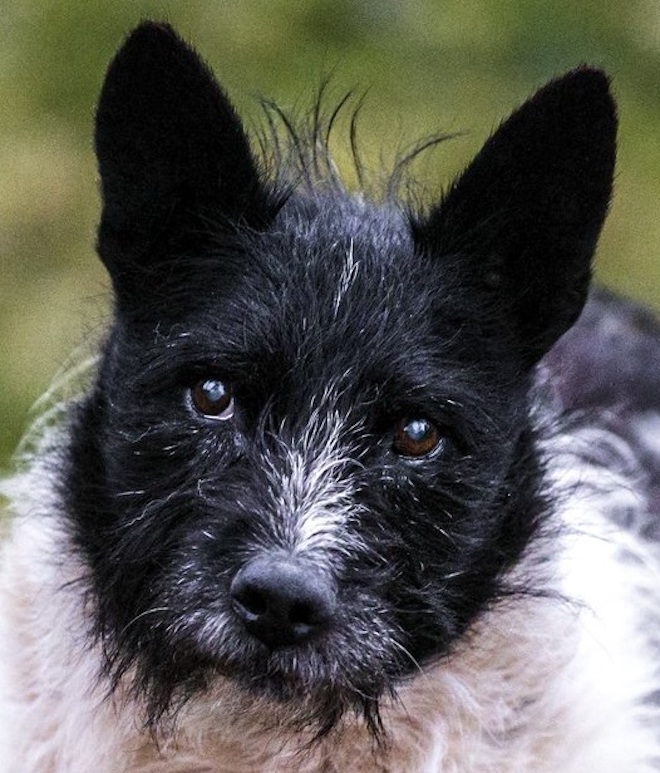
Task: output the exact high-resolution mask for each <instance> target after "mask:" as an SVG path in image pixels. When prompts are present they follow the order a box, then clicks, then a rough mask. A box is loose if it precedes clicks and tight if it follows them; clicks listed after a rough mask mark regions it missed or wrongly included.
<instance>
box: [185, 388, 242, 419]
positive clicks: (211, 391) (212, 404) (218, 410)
mask: <svg viewBox="0 0 660 773" xmlns="http://www.w3.org/2000/svg"><path fill="white" fill-rule="evenodd" d="M190 400H191V402H192V404H193V406H194V407H195V409H196V410H197V411H199V413H201V414H202V416H205V417H207V418H210V419H217V420H219V421H226V420H227V419H231V418H232V417H233V415H234V397H233V395H232V393H231V389H230V388H229V387H228V386H227V385H226V384H225V383H224V382H222V381H220V380H219V379H215V378H207V379H202V380H201V381H198V382H197V383H196V384H195V385H194V386H193V387H192V389H191V390H190Z"/></svg>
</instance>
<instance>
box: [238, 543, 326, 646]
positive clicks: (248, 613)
mask: <svg viewBox="0 0 660 773" xmlns="http://www.w3.org/2000/svg"><path fill="white" fill-rule="evenodd" d="M230 592H231V598H232V605H233V607H234V611H235V612H236V614H237V615H238V617H239V618H240V619H241V621H242V622H243V625H244V626H245V628H246V630H247V631H248V632H249V633H251V634H252V635H253V636H255V637H256V638H257V639H259V640H260V641H261V642H263V643H264V644H266V645H267V646H269V647H271V648H276V647H286V646H291V645H294V644H300V643H301V642H303V641H305V640H306V639H309V638H311V637H312V636H314V635H316V634H318V633H319V632H321V631H322V630H323V629H325V628H327V626H328V625H329V624H330V622H331V620H332V616H333V612H334V609H335V606H336V603H337V596H336V591H335V587H334V584H333V582H332V581H331V580H330V578H328V577H326V576H325V575H323V574H322V573H320V572H319V571H318V570H316V569H314V567H312V566H309V565H308V564H303V563H301V562H300V561H299V560H298V559H296V558H295V557H289V556H262V557H259V558H255V559H252V560H251V561H248V563H247V564H245V565H244V566H242V567H241V569H239V571H238V572H237V573H236V576H235V577H234V579H233V581H232V584H231V591H230Z"/></svg>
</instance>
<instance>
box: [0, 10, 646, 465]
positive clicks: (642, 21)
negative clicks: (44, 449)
mask: <svg viewBox="0 0 660 773" xmlns="http://www.w3.org/2000/svg"><path fill="white" fill-rule="evenodd" d="M149 17H150V18H159V19H166V20H169V21H170V22H171V23H173V24H174V25H175V26H176V27H177V28H178V29H179V31H180V32H181V33H182V34H183V35H184V36H185V37H187V38H188V39H190V40H191V41H193V42H194V43H195V45H196V46H197V47H198V49H199V50H200V51H201V52H202V53H203V54H204V56H205V57H206V59H207V60H208V61H209V63H210V64H211V65H212V66H213V67H214V69H215V70H216V73H217V74H218V76H219V78H220V80H221V81H222V83H223V85H224V86H225V88H226V89H227V91H228V92H229V93H230V95H231V97H232V99H233V100H234V102H235V103H236V105H237V107H238V108H239V111H240V112H241V114H242V115H243V116H246V117H247V124H248V126H249V125H251V124H252V125H254V124H255V123H258V121H259V116H260V109H259V107H258V98H259V97H260V96H269V97H273V98H275V99H276V101H277V102H278V103H279V104H280V105H281V106H283V107H284V108H285V109H293V110H294V111H295V110H297V111H301V110H303V109H304V107H305V105H309V104H311V102H312V100H313V98H314V95H315V93H316V91H317V89H318V86H319V84H320V83H321V81H322V80H323V79H324V78H325V77H326V76H328V75H329V74H331V76H332V77H331V86H330V91H331V92H333V93H334V94H335V99H337V98H339V96H341V95H342V94H343V93H344V92H345V91H347V90H349V89H353V88H354V89H355V91H356V94H358V95H361V94H363V93H364V92H365V91H366V92H368V93H367V95H366V98H365V104H364V108H363V110H362V113H361V118H360V145H361V148H362V154H363V156H364V158H365V161H366V166H367V167H368V168H369V169H370V170H371V171H372V173H373V175H374V177H375V178H378V170H379V169H380V168H381V166H382V165H383V162H384V165H385V167H387V166H388V165H389V166H391V161H392V158H393V156H394V154H395V153H396V151H397V150H401V149H402V148H405V147H406V146H410V145H411V143H412V142H413V140H415V139H418V138H420V137H423V136H426V135H429V134H431V133H435V132H438V131H442V132H447V133H459V136H458V137H457V138H456V139H454V140H452V141H450V142H446V143H443V144H442V145H441V146H440V147H439V148H437V149H436V150H435V151H433V152H432V153H430V154H428V155H427V156H425V157H423V158H422V159H420V160H419V161H418V162H417V163H416V165H415V167H414V169H413V171H414V173H415V174H416V176H418V177H419V178H420V179H421V181H422V183H423V186H424V190H426V191H427V192H428V195H429V196H432V195H433V194H434V193H435V194H436V195H437V194H438V193H439V192H440V191H441V189H442V187H443V186H446V185H447V183H448V182H449V181H450V179H451V177H452V175H454V174H456V173H457V171H458V170H459V169H460V168H461V167H462V165H463V164H465V163H466V161H467V160H468V159H469V158H470V156H471V155H472V154H473V153H474V152H475V151H476V150H477V149H478V147H479V145H480V144H481V142H482V141H483V140H484V138H485V137H486V136H487V134H488V133H489V132H490V131H491V130H492V129H493V128H494V127H495V126H496V125H497V123H498V121H499V120H500V119H501V118H503V117H504V116H505V115H506V114H507V113H508V112H509V111H510V110H511V109H512V108H513V107H514V106H515V105H517V104H518V103H520V102H521V101H522V100H523V99H524V98H525V97H526V96H527V95H528V94H529V93H531V92H532V91H533V90H534V89H535V88H536V87H537V86H539V85H540V84H541V83H542V82H544V81H545V80H547V79H549V78H550V77H552V76H553V75H555V74H558V73H560V72H562V71H564V70H566V69H569V68H571V67H573V66H575V65H576V64H579V63H581V62H593V63H595V64H599V65H602V66H603V67H605V68H606V69H607V70H608V72H609V73H610V74H611V76H612V78H613V82H614V90H615V92H616V94H617V97H618V100H619V105H620V117H621V134H620V153H619V164H618V176H617V190H616V196H615V199H614V202H613V207H612V213H611V217H610V219H609V222H608V224H607V226H606V229H605V233H604V236H603V239H602V242H601V248H600V251H599V261H598V276H599V277H600V279H601V280H603V281H605V282H607V283H608V284H610V285H613V286H615V287H617V288H619V289H620V290H622V291H623V292H625V293H627V294H629V295H632V296H634V297H637V298H639V299H642V300H644V301H647V302H650V303H652V304H655V305H656V306H660V217H659V216H658V215H659V213H660V4H659V3H658V2H656V0H628V1H627V2H625V3H606V2H602V0H580V1H579V2H576V1H575V0H554V2H551V3H549V2H547V0H545V1H544V0H516V2H515V3H513V2H509V0H304V2H299V1H297V0H240V1H239V0H195V2H187V3H183V2H181V3H174V2H170V3H167V2H152V1H150V0H114V1H113V2H111V3H109V2H98V1H97V0H4V2H3V7H2V20H1V21H0V99H1V109H0V352H1V355H0V357H1V367H0V427H1V430H0V468H2V467H6V465H7V463H8V458H9V454H10V452H11V449H12V448H13V446H14V445H15V443H16V441H17V439H18V437H19V436H20V433H21V431H22V429H23V427H24V426H25V422H26V414H27V412H28V409H29V407H30V405H31V404H32V402H33V401H34V400H35V398H36V397H37V396H38V395H39V394H40V393H41V392H42V391H43V390H44V389H45V388H46V386H47V384H48V383H49V381H50V380H51V378H52V377H53V375H54V373H55V372H56V371H57V370H58V369H60V368H62V367H66V365H67V363H70V362H71V359H70V353H71V352H72V351H73V350H75V349H76V348H78V347H79V345H80V344H81V343H83V342H84V341H85V339H86V338H89V337H91V338H96V337H98V335H99V331H102V329H103V320H104V318H105V316H106V314H107V310H108V298H107V292H108V288H107V282H106V279H105V276H104V274H103V271H102V269H101V266H100V265H99V263H98V261H97V259H96V258H95V257H94V250H93V244H94V229H95V220H96V217H97V214H98V196H97V181H96V173H95V165H94V159H93V154H92V143H91V125H92V119H93V112H94V103H95V99H96V95H97V93H98V90H99V87H100V84H101V80H102V77H103V73H104V70H105V67H106V64H107V62H108V60H109V58H110V57H111V56H112V53H113V51H114V50H115V49H116V47H117V45H118V44H119V42H120V41H121V39H122V37H123V36H124V34H126V33H127V32H128V31H129V30H130V29H131V27H132V26H133V25H135V24H136V23H137V22H138V21H139V20H140V19H142V18H149ZM329 103H332V98H330V99H329ZM335 145H336V148H335V153H336V157H337V160H338V163H339V165H340V167H342V168H345V169H346V173H347V177H348V179H349V180H351V179H352V176H351V167H350V162H349V156H348V154H347V146H348V133H347V132H345V133H343V136H342V131H341V130H340V131H339V132H338V135H337V137H336V142H335Z"/></svg>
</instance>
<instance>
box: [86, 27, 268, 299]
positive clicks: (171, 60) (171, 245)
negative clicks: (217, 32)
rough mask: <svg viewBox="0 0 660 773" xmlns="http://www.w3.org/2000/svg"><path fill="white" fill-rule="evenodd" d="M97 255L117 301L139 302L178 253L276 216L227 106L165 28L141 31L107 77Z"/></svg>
mask: <svg viewBox="0 0 660 773" xmlns="http://www.w3.org/2000/svg"><path fill="white" fill-rule="evenodd" d="M95 140H96V154H97V158H98V165H99V173H100V177H101V188H102V195H103V212H102V217H101V224H100V228H99V237H98V248H99V253H100V256H101V258H102V260H103V262H104V263H105V265H106V267H107V268H108V271H109V272H110V275H111V276H112V279H113V282H114V284H115V289H116V291H117V294H118V296H119V297H120V298H121V297H124V296H126V295H129V296H130V294H131V293H138V294H141V293H143V292H144V290H145V288H146V285H148V284H150V283H151V282H152V280H154V279H155V278H158V276H159V274H160V273H166V271H169V270H170V269H171V267H172V266H171V264H170V265H169V266H168V268H167V269H163V263H164V262H165V261H167V260H168V259H169V258H171V257H172V255H173V254H174V255H176V253H177V249H181V251H182V252H185V251H186V249H188V248H189V243H187V244H186V245H181V244H180V242H181V240H184V239H188V240H190V239H194V238H195V235H197V236H199V235H201V234H204V233H206V232H209V231H210V230H211V228H210V224H211V225H212V226H213V227H214V228H216V229H217V227H218V226H222V224H223V223H224V224H225V225H227V226H228V227H229V228H231V226H232V225H235V224H239V223H245V224H248V225H250V226H253V227H258V226H259V225H260V223H263V222H264V221H266V220H267V219H268V217H269V212H270V209H271V208H272V205H271V201H270V198H269V194H268V191H267V190H266V188H265V186H264V185H263V184H262V182H261V180H260V177H259V173H258V169H257V167H256V164H255V162H254V160H253V157H252V154H251V151H250V147H249V143H248V139H247V137H246V134H245V132H244V130H243V127H242V125H241V122H240V120H239V118H238V116H237V115H236V113H235V111H234V109H233V107H232V106H231V104H230V102H229V100H228V99H227V97H226V96H225V94H224V92H223V91H222V89H221V88H220V86H219V85H218V83H217V81H216V80H215V78H214V77H213V75H212V73H211V71H210V70H209V68H208V67H207V66H206V65H205V64H204V62H203V61H202V60H201V59H200V57H199V56H198V55H197V54H196V52H195V51H194V50H193V49H192V48H191V47H190V46H188V45H187V44H186V43H185V42H184V41H183V40H182V39H181V38H180V37H179V36H178V35H177V34H176V33H175V32H174V31H173V30H172V29H171V28H170V27H169V26H168V25H166V24H160V23H156V22H143V23H142V24H140V25H139V26H138V27H137V28H136V29H135V30H134V31H133V32H132V33H131V34H130V35H129V37H128V38H127V40H126V41H125V42H124V44H123V46H122V47H121V48H120V50H119V52H118V53H117V55H116V56H115V58H114V60H113V61H112V63H111V65H110V67H109V69H108V73H107V75H106V78H105V82H104V85H103V89H102V91H101V96H100V99H99V105H98V109H97V114H96V134H95Z"/></svg>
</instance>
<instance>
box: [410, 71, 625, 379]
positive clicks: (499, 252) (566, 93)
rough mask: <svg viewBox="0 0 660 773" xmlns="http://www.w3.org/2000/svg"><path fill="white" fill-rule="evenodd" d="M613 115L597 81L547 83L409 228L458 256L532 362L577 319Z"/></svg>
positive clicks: (426, 246)
mask: <svg viewBox="0 0 660 773" xmlns="http://www.w3.org/2000/svg"><path fill="white" fill-rule="evenodd" d="M615 153H616V109H615V105H614V102H613V100H612V97H611V96H610V93H609V83H608V79H607V77H606V76H605V75H604V74H603V73H602V72H600V71H599V70H595V69H591V68H588V67H582V68H579V69H576V70H574V71H572V72H570V73H568V74H567V75H565V76H564V77H562V78H559V79H557V80H554V81H551V82H550V83H549V84H548V85H546V86H545V87H544V88H542V89H541V90H540V91H538V92H537V93H536V94H535V95H534V96H533V97H532V98H531V99H529V100H528V101H527V102H525V104H523V105H522V107H520V108H519V109H518V110H517V111H516V112H514V113H513V115H511V117H510V118H509V119H508V120H506V121H505V122H504V123H503V124H502V125H501V126H500V127H499V129H498V130H497V131H496V132H495V133H494V134H493V135H492V136H491V137H490V139H489V140H488V141H487V142H486V144H485V145H484V147H483V149H482V150H481V151H480V153H479V154H478V155H477V157H476V158H475V159H474V161H473V162H472V163H471V164H470V166H469V167H468V168H467V170H466V171H465V172H464V173H463V174H462V175H461V176H460V177H459V178H458V180H457V181H456V182H455V183H454V185H453V186H452V188H451V189H450V190H449V192H448V194H447V195H446V196H445V198H444V200H443V201H442V202H441V204H440V205H439V206H438V207H437V208H435V209H434V210H433V211H432V212H431V214H430V215H429V216H428V218H427V219H426V220H425V221H424V222H422V223H417V224H416V225H415V226H414V233H415V238H416V240H417V243H418V245H419V246H420V247H421V248H422V249H423V250H425V251H427V252H430V253H431V254H442V253H444V254H446V253H452V254H458V255H460V256H461V259H462V265H464V266H465V267H466V269H467V270H468V271H469V276H470V278H471V280H472V281H474V282H475V283H477V284H480V285H481V286H483V287H484V288H486V289H487V291H488V292H489V293H490V295H489V296H488V297H489V298H490V301H489V303H491V302H492V301H493V300H494V299H495V300H496V303H495V304H493V306H498V307H499V308H500V309H502V310H503V312H504V313H505V314H506V315H508V317H509V319H510V324H511V325H512V326H513V328H514V329H515V330H517V332H518V337H519V341H520V347H521V354H522V356H523V358H524V361H525V362H526V363H527V364H528V365H531V364H533V363H534V362H536V361H537V360H538V359H539V358H540V357H541V356H542V355H543V354H544V353H545V352H546V351H547V350H548V349H549V348H550V346H551V345H552V344H553V343H554V341H555V340H556V339H557V338H558V337H559V336H560V335H561V334H562V333H563V332H565V331H566V330H567V329H568V328H569V327H570V325H571V324H572V323H573V322H574V321H575V319H576V318H577V317H578V315H579V313H580V311H581V309H582V306H583V304H584V301H585V299H586V295H587V291H588V286H589V280H590V277H591V259H592V256H593V252H594V249H595V246H596V241H597V239H598V235H599V233H600V229H601V226H602V224H603V221H604V219H605V215H606V213H607V209H608V205H609V200H610V196H611V191H612V178H613V173H614V161H615Z"/></svg>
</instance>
